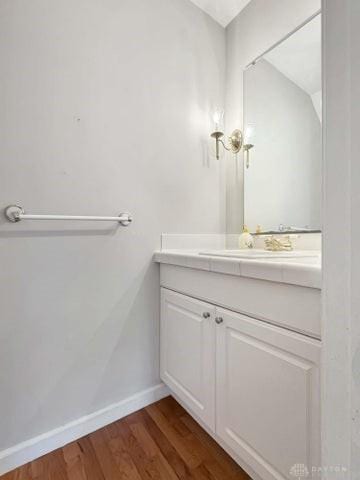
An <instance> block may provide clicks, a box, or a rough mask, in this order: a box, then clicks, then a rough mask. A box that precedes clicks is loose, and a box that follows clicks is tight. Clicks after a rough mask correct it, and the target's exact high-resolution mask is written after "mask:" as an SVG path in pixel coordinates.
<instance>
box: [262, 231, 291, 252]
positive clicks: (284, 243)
mask: <svg viewBox="0 0 360 480" xmlns="http://www.w3.org/2000/svg"><path fill="white" fill-rule="evenodd" d="M265 250H269V251H271V252H282V251H291V250H293V244H292V241H291V238H290V236H289V235H287V236H286V237H284V238H281V239H280V238H275V237H274V235H272V236H271V237H268V238H265Z"/></svg>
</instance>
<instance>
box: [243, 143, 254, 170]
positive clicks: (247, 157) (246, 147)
mask: <svg viewBox="0 0 360 480" xmlns="http://www.w3.org/2000/svg"><path fill="white" fill-rule="evenodd" d="M253 146H254V145H252V144H251V143H245V144H244V152H245V165H246V168H249V167H250V153H249V151H250V150H251V149H252V148H253Z"/></svg>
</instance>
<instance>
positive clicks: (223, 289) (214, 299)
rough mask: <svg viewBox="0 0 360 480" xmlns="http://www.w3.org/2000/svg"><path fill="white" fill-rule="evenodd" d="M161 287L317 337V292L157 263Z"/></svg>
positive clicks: (319, 292)
mask: <svg viewBox="0 0 360 480" xmlns="http://www.w3.org/2000/svg"><path fill="white" fill-rule="evenodd" d="M160 283H161V286H162V287H165V288H168V289H171V290H174V291H176V292H180V293H184V294H186V295H189V296H191V297H195V298H198V299H200V300H203V301H206V302H209V303H211V304H214V305H218V306H221V307H224V308H228V309H230V310H233V311H234V312H238V313H243V314H245V315H248V316H251V317H253V318H256V319H259V320H263V321H266V322H270V323H272V324H274V325H278V326H281V327H284V328H287V329H289V330H293V331H296V332H300V333H303V334H305V335H309V336H311V337H314V338H320V335H321V333H320V332H321V330H320V319H321V291H320V290H318V289H315V288H307V287H301V286H298V285H289V284H285V283H278V282H270V281H265V280H258V279H252V278H246V277H239V276H234V275H226V274H221V273H215V272H209V271H204V270H196V269H192V268H184V267H179V266H175V265H167V264H161V265H160Z"/></svg>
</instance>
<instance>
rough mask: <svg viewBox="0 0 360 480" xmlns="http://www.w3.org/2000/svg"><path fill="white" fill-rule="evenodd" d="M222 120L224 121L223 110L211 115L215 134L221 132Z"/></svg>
mask: <svg viewBox="0 0 360 480" xmlns="http://www.w3.org/2000/svg"><path fill="white" fill-rule="evenodd" d="M223 119H224V110H215V112H214V114H213V121H214V125H215V131H216V132H218V131H220V130H221V127H222V123H223Z"/></svg>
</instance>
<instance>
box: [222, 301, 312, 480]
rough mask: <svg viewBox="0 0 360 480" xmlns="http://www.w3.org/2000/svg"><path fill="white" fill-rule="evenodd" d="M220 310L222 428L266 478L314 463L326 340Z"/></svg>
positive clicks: (285, 476) (288, 474)
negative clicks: (321, 357)
mask: <svg viewBox="0 0 360 480" xmlns="http://www.w3.org/2000/svg"><path fill="white" fill-rule="evenodd" d="M217 315H218V316H220V317H222V318H223V320H224V322H223V323H222V324H221V325H219V326H218V327H217V352H216V355H217V394H216V400H217V425H216V429H217V434H218V435H219V436H220V437H221V438H222V439H223V440H224V441H225V442H226V443H227V444H228V445H229V446H230V447H231V448H232V449H233V450H234V451H235V452H236V453H237V454H238V455H239V456H240V457H241V458H243V459H244V461H245V462H247V463H248V464H249V465H250V466H251V467H252V468H253V469H254V470H255V471H256V472H257V473H258V474H259V475H260V477H261V478H263V479H264V480H274V479H277V480H283V479H291V478H294V477H293V475H292V474H291V471H292V473H294V472H295V469H296V468H305V467H306V468H307V469H308V470H309V471H311V467H312V466H313V465H318V460H319V430H320V427H319V388H320V387H319V378H318V377H319V368H318V366H319V360H320V342H318V341H316V340H311V339H308V338H306V337H304V336H301V335H298V334H295V333H292V332H289V331H286V330H283V329H280V328H277V327H273V326H271V325H268V324H266V323H263V322H260V321H257V320H253V319H250V318H248V317H245V316H243V315H238V314H235V313H231V312H228V311H226V310H222V309H218V311H217ZM299 465H300V467H299ZM302 465H304V466H305V467H302ZM296 466H298V467H296ZM291 469H292V470H291Z"/></svg>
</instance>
